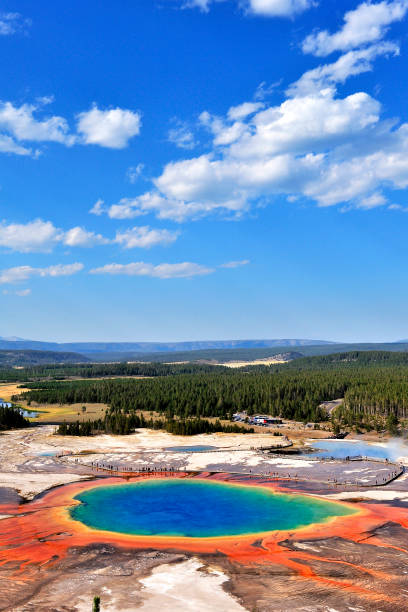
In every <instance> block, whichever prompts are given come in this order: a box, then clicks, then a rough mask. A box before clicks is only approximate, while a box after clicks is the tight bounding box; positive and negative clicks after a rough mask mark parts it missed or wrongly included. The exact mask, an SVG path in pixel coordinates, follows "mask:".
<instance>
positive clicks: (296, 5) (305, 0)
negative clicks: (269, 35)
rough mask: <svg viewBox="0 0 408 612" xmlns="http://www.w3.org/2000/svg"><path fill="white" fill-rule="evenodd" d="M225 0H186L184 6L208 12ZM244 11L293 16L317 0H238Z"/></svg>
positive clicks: (273, 15) (270, 15) (275, 15)
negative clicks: (212, 6)
mask: <svg viewBox="0 0 408 612" xmlns="http://www.w3.org/2000/svg"><path fill="white" fill-rule="evenodd" d="M224 1H225V0H184V1H183V2H182V8H198V9H200V10H201V11H202V12H203V13H208V11H209V9H210V5H211V4H215V3H216V2H224ZM236 4H237V5H238V7H239V8H243V10H244V13H246V14H252V15H259V16H262V17H293V16H294V15H297V14H298V13H302V12H303V11H306V10H307V9H309V8H311V7H312V6H315V5H316V4H317V3H316V2H315V0H236Z"/></svg>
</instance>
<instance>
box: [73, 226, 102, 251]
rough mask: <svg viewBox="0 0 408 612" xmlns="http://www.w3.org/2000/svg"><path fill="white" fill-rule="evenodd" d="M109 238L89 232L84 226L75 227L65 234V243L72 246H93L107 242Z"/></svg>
mask: <svg viewBox="0 0 408 612" xmlns="http://www.w3.org/2000/svg"><path fill="white" fill-rule="evenodd" d="M108 242H109V240H108V239H107V238H105V237H104V236H102V235H101V234H95V233H94V232H88V231H87V230H85V229H84V228H83V227H79V226H77V227H73V228H72V229H70V230H68V231H67V232H65V233H64V235H63V243H64V244H66V245H67V246H72V247H92V246H95V245H97V244H107V243H108Z"/></svg>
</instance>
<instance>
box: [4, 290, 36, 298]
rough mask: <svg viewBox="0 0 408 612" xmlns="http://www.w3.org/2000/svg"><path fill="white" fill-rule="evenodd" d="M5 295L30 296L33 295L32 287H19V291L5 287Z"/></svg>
mask: <svg viewBox="0 0 408 612" xmlns="http://www.w3.org/2000/svg"><path fill="white" fill-rule="evenodd" d="M2 294H3V295H17V296H18V297H28V296H29V295H31V289H19V290H17V291H10V290H9V289H3V291H2Z"/></svg>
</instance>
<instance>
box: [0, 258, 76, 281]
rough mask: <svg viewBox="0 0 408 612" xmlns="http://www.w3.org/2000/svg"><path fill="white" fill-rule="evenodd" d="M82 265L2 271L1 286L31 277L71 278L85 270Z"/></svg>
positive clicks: (27, 267)
mask: <svg viewBox="0 0 408 612" xmlns="http://www.w3.org/2000/svg"><path fill="white" fill-rule="evenodd" d="M83 268H84V266H83V264H82V263H73V264H65V265H64V264H57V265H55V266H48V267H47V268H33V267H31V266H17V267H15V268H7V269H5V270H0V284H2V285H5V284H11V283H18V282H22V281H26V280H28V279H29V278H31V277H46V276H49V277H57V276H71V275H72V274H76V273H77V272H80V271H81V270H83Z"/></svg>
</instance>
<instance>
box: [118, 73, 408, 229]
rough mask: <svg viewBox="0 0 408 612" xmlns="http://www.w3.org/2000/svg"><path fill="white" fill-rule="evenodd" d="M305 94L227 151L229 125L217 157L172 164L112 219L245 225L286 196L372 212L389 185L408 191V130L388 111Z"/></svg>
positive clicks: (366, 100)
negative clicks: (215, 218)
mask: <svg viewBox="0 0 408 612" xmlns="http://www.w3.org/2000/svg"><path fill="white" fill-rule="evenodd" d="M302 89H303V86H302V87H300V86H299V84H298V85H297V86H296V88H294V90H293V96H292V97H290V98H287V99H286V100H284V102H282V103H281V104H280V105H276V106H270V107H268V108H263V109H261V110H259V111H258V112H256V113H255V114H253V115H251V116H250V117H248V118H247V119H246V121H241V122H240V123H242V125H243V128H242V129H241V131H240V135H238V136H237V137H236V138H235V139H233V140H232V139H231V142H230V144H229V145H224V144H222V145H221V144H219V143H220V135H221V134H222V133H223V132H224V131H225V130H227V129H228V126H229V125H234V124H235V123H236V122H234V121H232V122H231V120H229V119H228V116H226V117H224V118H222V119H220V121H221V124H222V125H221V124H219V125H221V127H217V128H216V129H213V130H212V131H213V134H214V137H213V150H212V151H211V153H209V154H206V155H201V156H198V157H192V158H190V159H184V160H181V161H176V162H170V163H168V164H166V166H165V167H164V169H163V172H162V173H161V175H160V176H158V177H157V178H156V179H155V180H154V188H153V189H151V190H150V191H148V192H146V193H144V194H142V195H140V196H137V197H135V198H123V199H122V200H120V201H119V202H118V203H116V204H113V205H111V206H106V212H107V214H108V215H109V216H110V217H111V218H117V219H130V218H135V217H138V216H140V215H145V214H148V213H153V214H155V215H156V216H157V217H158V218H160V219H172V220H174V221H178V222H181V221H185V220H187V219H198V218H201V217H203V216H205V215H208V214H212V213H216V212H218V213H221V214H223V215H224V216H225V215H227V216H234V217H237V216H240V215H242V214H243V213H244V212H245V211H247V210H248V209H249V207H250V206H251V205H252V204H253V203H254V202H256V201H257V200H259V199H261V200H263V201H264V202H265V201H273V199H274V198H275V197H277V196H282V195H284V196H286V197H288V198H290V199H291V200H293V199H294V198H297V197H306V198H309V199H312V200H314V201H316V202H317V203H318V204H319V205H321V206H328V205H334V204H339V203H347V202H351V203H352V204H353V205H355V206H366V205H365V204H364V202H363V200H364V198H367V197H370V196H371V195H372V193H379V192H381V187H382V186H384V185H387V186H388V187H392V186H393V187H395V188H401V187H403V186H404V185H405V184H408V156H407V153H408V124H401V125H398V124H397V123H396V122H390V121H388V120H387V121H382V120H381V105H380V103H379V102H378V101H377V100H375V99H374V98H373V97H372V96H370V95H369V94H367V93H365V92H356V93H353V94H350V95H347V96H344V97H341V96H339V95H338V94H337V92H336V90H335V88H334V87H331V88H330V87H329V88H326V89H323V90H316V89H314V88H313V87H305V89H306V91H308V90H309V89H310V90H311V91H308V93H301V90H302ZM299 90H300V91H299ZM211 121H212V120H211ZM209 124H210V125H212V123H210V120H209Z"/></svg>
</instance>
